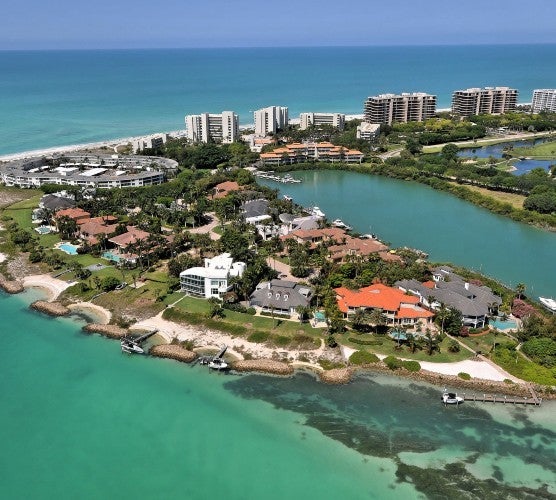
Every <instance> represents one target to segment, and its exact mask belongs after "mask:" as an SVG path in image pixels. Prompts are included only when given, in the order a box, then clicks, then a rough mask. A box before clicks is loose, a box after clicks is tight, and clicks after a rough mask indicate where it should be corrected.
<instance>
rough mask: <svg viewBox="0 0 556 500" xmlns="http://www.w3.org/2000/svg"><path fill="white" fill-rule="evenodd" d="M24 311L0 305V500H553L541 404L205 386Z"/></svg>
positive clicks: (363, 380) (403, 385) (77, 325)
mask: <svg viewBox="0 0 556 500" xmlns="http://www.w3.org/2000/svg"><path fill="white" fill-rule="evenodd" d="M39 296H40V294H38V293H37V292H36V291H33V290H30V291H27V292H26V293H24V294H22V295H19V296H8V295H7V294H5V293H3V292H0V315H1V316H2V318H3V320H2V330H1V332H0V334H1V335H2V349H1V350H0V366H1V367H2V377H1V378H0V398H1V401H2V404H1V405H0V441H1V442H2V453H0V478H1V479H0V497H1V498H9V499H20V498H21V499H23V498H25V499H50V498H59V499H65V498H68V499H70V498H72V499H73V498H80V499H89V498H90V499H98V498H121V499H127V498H130V499H131V498H134V499H136V498H153V499H154V498H188V499H192V500H196V499H206V498H210V497H212V496H214V495H222V496H226V498H229V499H259V498H266V499H269V500H274V499H283V498H292V499H298V498H299V499H307V498H320V499H323V500H326V499H337V498H349V499H379V500H384V499H386V500H387V499H392V500H398V499H404V500H405V499H417V498H420V499H422V498H456V499H457V498H471V499H480V500H484V499H507V498H516V499H538V498H547V499H548V498H556V433H555V432H554V430H553V427H554V425H553V424H554V412H555V410H556V403H554V402H545V403H544V404H543V406H541V407H537V408H524V407H514V406H505V405H492V404H490V405H488V404H482V405H479V404H472V403H466V404H464V405H461V406H458V407H444V406H443V405H442V404H441V402H440V393H441V388H439V387H432V386H430V385H428V384H423V383H415V382H411V381H408V380H404V379H400V378H396V377H393V376H392V377H389V376H385V375H380V374H368V375H367V376H365V377H360V378H358V379H356V380H355V381H354V382H352V383H350V384H349V385H347V386H328V385H325V384H322V383H320V382H318V381H316V379H315V378H314V376H312V375H309V374H302V373H301V374H298V375H296V376H295V377H292V378H278V377H268V376H261V375H243V376H239V375H224V374H217V373H209V372H208V371H207V368H206V367H201V366H195V367H191V366H188V365H185V364H180V363H177V362H174V361H169V360H162V359H156V358H148V357H141V356H128V355H123V354H121V352H120V346H119V344H118V342H115V341H113V340H109V339H106V338H103V337H100V336H98V335H88V334H85V333H83V332H82V331H81V327H82V325H83V324H84V323H83V320H81V319H79V318H56V319H54V318H49V317H46V316H43V315H41V314H39V313H37V312H34V311H32V310H30V309H29V308H28V305H29V303H30V302H31V301H32V300H35V299H36V298H38V297H39Z"/></svg>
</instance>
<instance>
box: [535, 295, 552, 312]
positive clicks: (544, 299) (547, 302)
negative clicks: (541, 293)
mask: <svg viewBox="0 0 556 500" xmlns="http://www.w3.org/2000/svg"><path fill="white" fill-rule="evenodd" d="M539 300H540V301H541V304H542V305H543V306H544V307H546V308H547V309H548V310H549V311H550V312H551V313H552V314H554V313H556V300H554V299H549V298H547V297H539Z"/></svg>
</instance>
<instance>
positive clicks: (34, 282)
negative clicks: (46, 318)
mask: <svg viewBox="0 0 556 500" xmlns="http://www.w3.org/2000/svg"><path fill="white" fill-rule="evenodd" d="M72 284H73V283H68V282H67V281H63V280H59V279H56V278H53V277H52V276H50V275H48V274H34V275H32V276H26V277H25V278H23V286H24V287H25V288H41V289H43V290H45V291H46V292H47V293H48V300H49V301H51V302H52V301H54V300H56V299H57V298H58V297H59V295H60V294H61V293H62V292H63V291H64V290H65V289H66V288H69V287H70V286H71V285H72Z"/></svg>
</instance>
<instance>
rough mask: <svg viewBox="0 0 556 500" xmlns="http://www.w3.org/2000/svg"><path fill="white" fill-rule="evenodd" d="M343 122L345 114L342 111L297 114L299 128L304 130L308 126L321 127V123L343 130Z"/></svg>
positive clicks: (344, 121)
mask: <svg viewBox="0 0 556 500" xmlns="http://www.w3.org/2000/svg"><path fill="white" fill-rule="evenodd" d="M345 123H346V115H343V114H342V113H301V115H299V128H300V129H301V130H306V129H308V128H309V127H322V126H323V125H330V126H331V127H334V128H337V129H340V130H344V125H345Z"/></svg>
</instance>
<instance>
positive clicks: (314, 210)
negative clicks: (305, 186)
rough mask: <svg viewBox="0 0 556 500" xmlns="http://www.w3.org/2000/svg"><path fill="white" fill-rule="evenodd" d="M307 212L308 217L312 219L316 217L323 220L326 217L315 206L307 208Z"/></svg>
mask: <svg viewBox="0 0 556 500" xmlns="http://www.w3.org/2000/svg"><path fill="white" fill-rule="evenodd" d="M307 212H309V215H312V216H314V217H318V218H319V219H324V218H325V217H326V215H325V214H324V212H323V211H322V210H321V209H320V208H319V207H317V206H316V205H315V206H314V207H309V208H308V209H307Z"/></svg>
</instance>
